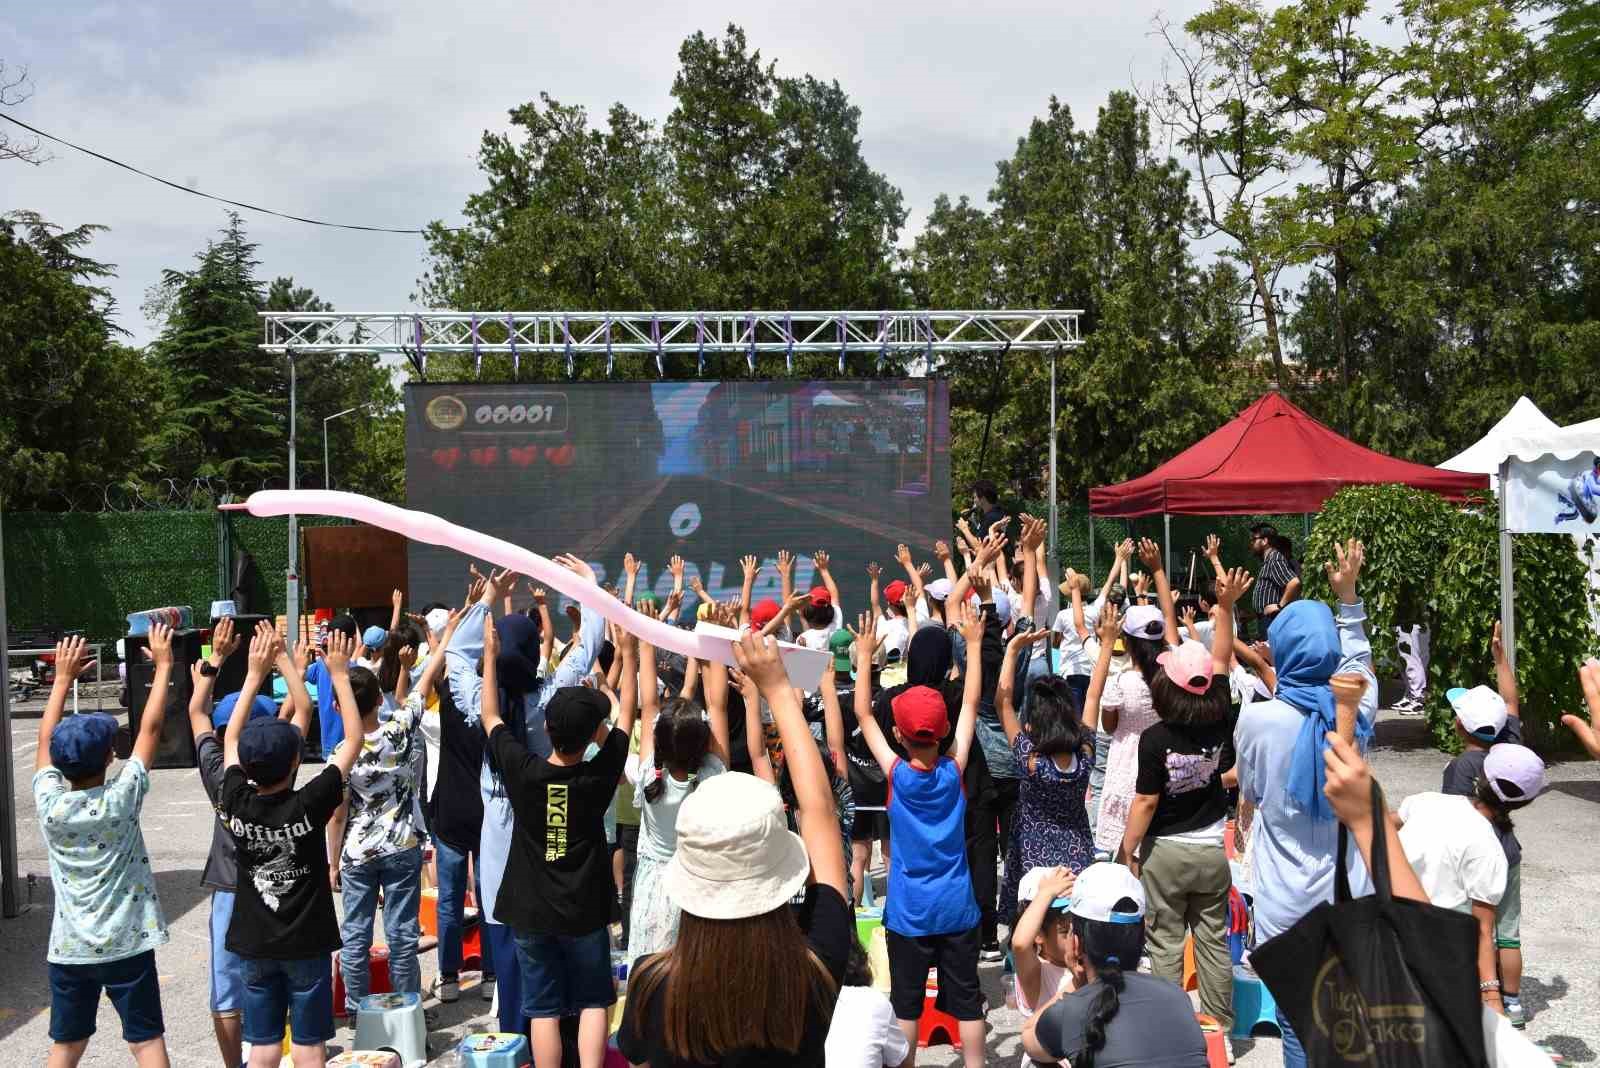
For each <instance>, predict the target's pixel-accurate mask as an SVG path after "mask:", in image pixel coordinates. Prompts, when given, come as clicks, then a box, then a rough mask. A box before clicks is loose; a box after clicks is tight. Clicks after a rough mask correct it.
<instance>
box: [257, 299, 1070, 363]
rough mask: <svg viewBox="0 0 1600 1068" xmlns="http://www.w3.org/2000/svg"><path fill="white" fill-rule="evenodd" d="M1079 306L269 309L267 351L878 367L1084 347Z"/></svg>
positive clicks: (418, 359) (418, 358)
mask: <svg viewBox="0 0 1600 1068" xmlns="http://www.w3.org/2000/svg"><path fill="white" fill-rule="evenodd" d="M1080 314H1082V313H1081V312H1079V311H1077V310H1032V309H1030V310H1022V309H1003V310H996V311H960V310H955V311H934V310H927V311H876V312H874V311H716V312H692V311H690V312H608V311H585V312H559V311H557V312H450V311H445V312H438V311H435V312H420V313H415V314H406V313H401V314H366V313H353V312H263V313H262V314H261V318H262V320H263V321H264V324H265V338H264V340H263V343H262V346H261V347H262V348H263V349H265V350H266V351H268V352H279V353H314V352H371V353H393V354H400V355H404V356H406V357H407V358H408V359H410V360H411V362H412V364H413V366H415V367H416V369H417V370H418V372H419V373H426V370H427V357H428V354H429V353H456V354H471V355H473V356H476V357H479V358H480V359H481V358H482V357H483V356H485V355H489V354H500V355H510V356H511V357H512V358H513V360H516V359H518V358H519V357H520V356H522V355H523V354H525V353H526V354H539V355H555V354H560V355H565V356H566V357H567V367H568V371H569V372H570V371H571V370H572V368H573V365H574V361H576V360H577V358H579V357H581V356H596V355H603V356H605V357H606V358H607V368H606V369H607V372H608V373H609V372H610V369H611V359H612V357H614V356H615V355H616V354H618V353H631V354H645V355H651V354H653V355H655V356H656V357H657V365H658V369H659V368H660V363H661V357H663V356H664V355H666V354H668V353H672V354H683V353H695V354H696V355H697V356H698V357H699V361H700V367H701V369H702V370H703V369H704V357H705V355H706V354H707V353H743V354H744V355H745V357H746V359H747V360H748V361H749V363H750V364H751V366H752V367H753V366H754V363H755V357H756V355H757V354H758V353H768V354H770V353H780V352H781V353H783V354H784V355H785V356H786V357H788V358H789V359H790V360H791V362H792V360H793V357H794V354H795V353H797V352H801V353H837V354H838V356H839V361H840V365H841V367H842V366H843V363H844V358H845V356H846V355H848V354H851V353H870V354H874V355H876V356H877V357H878V358H879V359H882V358H884V357H886V356H888V355H889V354H891V353H893V354H895V355H898V356H907V355H921V356H923V357H925V358H928V359H931V358H932V357H933V356H935V355H936V354H951V353H961V352H993V351H995V350H998V349H1004V350H1008V351H1011V350H1015V351H1032V352H1049V351H1055V350H1057V349H1061V348H1071V347H1074V346H1077V345H1081V344H1082V343H1083V342H1082V339H1081V338H1080V336H1079V333H1078V316H1079V315H1080Z"/></svg>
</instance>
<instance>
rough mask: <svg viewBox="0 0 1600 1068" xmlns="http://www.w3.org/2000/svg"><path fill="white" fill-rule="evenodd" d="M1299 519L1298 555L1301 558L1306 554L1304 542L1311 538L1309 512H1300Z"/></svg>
mask: <svg viewBox="0 0 1600 1068" xmlns="http://www.w3.org/2000/svg"><path fill="white" fill-rule="evenodd" d="M1300 519H1301V524H1300V557H1301V559H1302V560H1303V559H1304V558H1305V555H1306V542H1308V541H1310V540H1311V513H1310V512H1301V513H1300Z"/></svg>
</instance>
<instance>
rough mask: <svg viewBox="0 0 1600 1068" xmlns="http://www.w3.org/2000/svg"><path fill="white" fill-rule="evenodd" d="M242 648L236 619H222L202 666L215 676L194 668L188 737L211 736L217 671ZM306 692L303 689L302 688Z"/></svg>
mask: <svg viewBox="0 0 1600 1068" xmlns="http://www.w3.org/2000/svg"><path fill="white" fill-rule="evenodd" d="M238 647H239V637H238V635H237V634H235V633H234V629H233V617H232V616H223V617H222V618H221V619H220V620H218V621H217V625H216V626H215V627H214V628H212V631H211V655H210V656H208V657H206V659H205V660H204V661H202V663H209V664H210V665H211V670H212V673H211V674H209V675H207V674H206V673H205V672H203V671H201V670H200V664H196V665H194V668H193V670H191V671H190V673H189V678H190V680H191V685H190V694H189V734H190V736H191V737H193V738H199V737H200V736H201V735H203V734H209V733H211V732H212V731H213V730H214V728H213V727H212V725H211V691H212V690H213V689H214V688H215V687H216V684H217V676H216V670H217V669H218V668H220V667H221V666H222V663H223V661H225V660H227V659H228V657H230V656H232V655H233V651H234V650H235V649H237V648H238ZM56 670H57V671H58V672H59V671H60V670H61V664H60V660H59V659H58V660H57V662H56ZM302 688H304V687H302Z"/></svg>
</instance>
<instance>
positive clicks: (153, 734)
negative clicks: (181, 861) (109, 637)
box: [33, 623, 172, 1066]
mask: <svg viewBox="0 0 1600 1068" xmlns="http://www.w3.org/2000/svg"><path fill="white" fill-rule="evenodd" d="M149 641H150V656H151V658H152V659H153V660H154V661H155V679H154V681H153V682H152V683H151V685H150V697H149V700H148V701H147V702H146V704H145V709H144V718H143V720H142V721H141V722H140V724H139V736H138V737H137V738H136V739H134V743H133V752H132V754H131V755H130V756H129V758H128V762H127V763H126V764H125V765H124V766H123V768H122V770H121V772H120V773H119V774H118V775H117V776H116V778H114V779H111V780H110V781H107V779H106V769H107V768H109V767H110V766H111V757H112V743H113V742H114V741H115V739H116V735H117V729H118V728H117V721H116V719H115V718H114V717H112V716H106V715H74V716H68V717H66V718H65V719H63V718H62V711H63V709H64V708H65V707H66V703H67V694H68V692H70V691H71V689H72V684H73V682H74V681H75V680H76V679H77V677H78V676H79V675H80V674H81V673H82V672H83V671H84V669H85V668H86V667H88V664H89V658H88V656H87V652H86V649H85V646H84V641H83V639H82V638H81V637H72V638H67V639H66V640H64V641H61V642H58V643H56V679H55V685H54V686H53V687H52V688H51V691H50V701H49V703H48V704H47V705H46V706H45V711H44V718H43V719H41V720H40V721H39V749H38V756H37V758H36V760H35V763H34V772H33V800H34V805H35V806H36V807H37V809H38V812H39V829H40V831H41V832H42V834H43V837H44V840H45V845H46V846H47V847H48V848H49V850H50V881H51V884H52V887H53V889H54V891H55V914H54V915H53V916H52V917H51V921H50V947H49V949H48V951H47V953H46V957H45V959H46V960H47V961H48V962H49V967H50V1039H51V1041H52V1042H53V1043H54V1046H53V1047H52V1049H51V1051H50V1062H51V1063H52V1064H77V1063H78V1060H79V1059H80V1058H81V1057H82V1056H83V1053H84V1050H85V1049H86V1048H87V1047H88V1045H89V1037H90V1036H91V1035H93V1034H94V1030H95V1012H96V1010H97V1009H98V1007H99V1003H100V992H101V991H102V990H104V991H105V992H106V994H107V995H108V996H109V997H110V998H111V1004H112V1005H113V1006H114V1007H115V1008H116V1010H117V1016H118V1017H119V1018H120V1019H121V1021H122V1037H123V1039H124V1040H125V1041H126V1042H127V1043H128V1047H129V1048H130V1049H131V1050H132V1051H133V1056H134V1060H135V1061H136V1062H137V1063H138V1064H140V1065H141V1066H156V1065H165V1064H166V1063H167V1044H166V1040H165V1038H164V1037H163V1036H164V1035H165V1033H166V1025H165V1022H164V1021H163V1019H162V1016H161V986H160V982H159V980H158V979H157V977H156V954H155V950H156V947H157V946H161V945H165V944H166V942H167V921H166V918H165V917H164V916H163V915H162V913H161V902H160V901H159V900H158V899H157V897H156V881H155V876H154V875H153V874H152V873H151V871H150V852H149V850H147V849H146V848H145V845H144V834H143V832H142V831H141V830H140V828H139V815H140V812H141V811H142V810H143V808H144V799H145V795H146V794H148V793H149V792H150V772H149V767H150V762H151V760H152V759H154V757H155V751H156V743H157V741H159V739H160V738H161V722H162V720H163V718H165V715H166V694H167V682H168V680H169V679H170V678H171V677H172V630H171V629H170V628H169V627H167V626H165V625H163V624H160V623H156V624H153V625H152V626H151V628H150V637H149Z"/></svg>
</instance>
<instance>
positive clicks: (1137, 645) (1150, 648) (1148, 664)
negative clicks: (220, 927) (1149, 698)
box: [1122, 633, 1167, 686]
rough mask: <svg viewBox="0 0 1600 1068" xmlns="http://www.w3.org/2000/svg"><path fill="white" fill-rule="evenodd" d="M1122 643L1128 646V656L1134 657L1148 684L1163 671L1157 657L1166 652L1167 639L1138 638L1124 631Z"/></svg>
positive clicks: (1135, 665) (1135, 664)
mask: <svg viewBox="0 0 1600 1068" xmlns="http://www.w3.org/2000/svg"><path fill="white" fill-rule="evenodd" d="M1122 639H1123V641H1122V644H1123V645H1124V646H1126V647H1127V650H1128V656H1130V657H1131V658H1132V659H1133V666H1134V667H1136V668H1138V669H1139V674H1140V675H1142V676H1143V677H1144V682H1145V685H1146V686H1148V685H1150V684H1151V682H1152V681H1153V680H1154V679H1155V677H1156V675H1157V674H1159V673H1160V671H1161V665H1160V664H1158V663H1156V657H1158V656H1160V655H1161V654H1162V653H1164V652H1166V649H1167V640H1166V639H1165V638H1137V637H1134V636H1133V635H1131V634H1126V633H1124V634H1123V636H1122Z"/></svg>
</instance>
